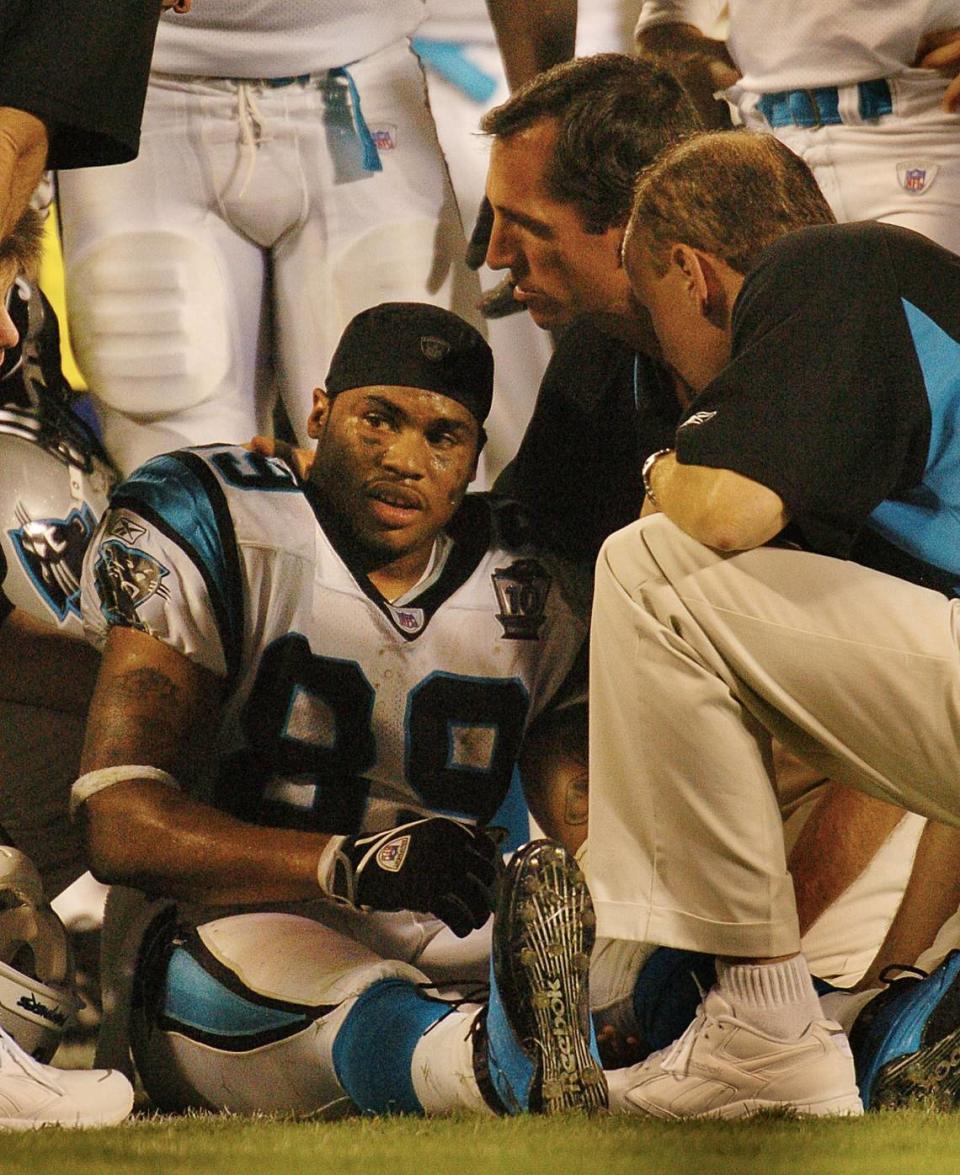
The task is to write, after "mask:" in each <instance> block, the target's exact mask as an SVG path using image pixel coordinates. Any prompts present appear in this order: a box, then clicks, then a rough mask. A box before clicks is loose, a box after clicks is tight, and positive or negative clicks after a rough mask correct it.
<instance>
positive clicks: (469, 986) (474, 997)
mask: <svg viewBox="0 0 960 1175" xmlns="http://www.w3.org/2000/svg"><path fill="white" fill-rule="evenodd" d="M414 986H415V987H417V988H418V989H419V990H420V991H422V992H433V993H436V992H438V991H439V987H438V985H437V984H436V983H430V982H426V983H417V984H415V985H414ZM446 986H451V987H452V986H458V987H459V986H460V984H458V983H457V981H456V980H452V981H451V982H450V984H449V985H448V984H444V987H446ZM462 989H463V993H464V994H463V995H460V996H457V997H456V998H453V999H444V997H443V996H441V995H437V994H434V996H433V998H434V999H435V1000H438V1001H439V1002H440V1003H443V1004H446V1005H447V1010H446V1011H445V1012H444V1014H443V1015H442V1016H441V1017H440V1019H439V1020H436V1021H435V1022H434V1023H433V1024H431V1025H430V1027H429V1028H428V1029H427V1030H426V1032H424V1034H423V1035H424V1036H426V1035H427V1033H429V1032H432V1031H433V1030H434V1028H436V1026H437V1025H438V1024H442V1023H443V1021H444V1020H446V1018H447V1017H448V1016H449V1015H450V1014H451V1013H453V1012H459V1011H460V1009H461V1008H462V1007H463V1006H464V1005H465V1004H483V1005H484V1006H485V1005H486V1003H487V1000H488V998H489V996H490V987H489V985H488V984H486V983H481V982H479V981H478V980H467V981H466V982H465V983H464V984H463V985H462ZM476 1027H477V1017H476V1016H474V1018H473V1019H472V1020H471V1021H470V1023H469V1024H468V1025H467V1034H466V1036H465V1037H464V1038H463V1039H464V1040H469V1039H470V1037H471V1036H472V1035H473V1034H474V1031H475V1030H476Z"/></svg>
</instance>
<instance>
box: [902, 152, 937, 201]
mask: <svg viewBox="0 0 960 1175" xmlns="http://www.w3.org/2000/svg"><path fill="white" fill-rule="evenodd" d="M939 170H940V168H939V167H938V166H937V164H936V163H928V162H926V161H925V160H920V159H918V160H917V161H916V162H914V163H898V164H897V179H898V180H899V181H900V187H901V188H903V190H904V191H905V192H913V193H914V195H917V196H919V195H920V193H921V192H925V191H926V190H927V188H929V187H930V185H931V184H932V183H933V181H934V180H935V179H936V178H937V172H938V171H939Z"/></svg>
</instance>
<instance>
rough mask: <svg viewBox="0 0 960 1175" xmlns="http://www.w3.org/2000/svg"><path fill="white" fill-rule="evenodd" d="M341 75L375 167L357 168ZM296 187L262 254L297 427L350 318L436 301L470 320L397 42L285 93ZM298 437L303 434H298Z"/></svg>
mask: <svg viewBox="0 0 960 1175" xmlns="http://www.w3.org/2000/svg"><path fill="white" fill-rule="evenodd" d="M350 79H352V82H353V85H354V86H355V92H356V94H357V95H358V96H359V101H360V111H361V113H362V116H363V123H364V124H365V126H366V128H367V129H368V130H369V133H370V136H371V137H372V141H373V144H375V155H376V156H377V157H378V158H379V162H380V164H381V168H382V169H381V170H379V171H377V170H367V169H365V168H364V165H363V159H362V144H361V143H360V142H359V141H358V138H357V132H356V129H355V128H356V126H357V117H356V113H357V112H356V110H355V109H354V97H353V95H352V93H351V86H350ZM287 98H288V116H287V117H288V119H289V122H290V127H289V129H290V132H291V133H293V134H294V135H295V136H296V141H297V151H298V154H299V164H300V166H301V167H302V170H303V175H304V177H305V179H304V186H305V201H306V202H305V205H304V209H303V213H302V216H301V218H300V220H299V222H298V224H297V225H296V226H295V227H294V228H293V229H291V231H290V232H289V233H288V234H287V235H286V236H285V237H284V238H283V239H282V240H280V241H278V243H277V245H276V247H275V249H274V255H273V274H272V279H273V294H274V302H275V313H276V319H277V321H276V332H277V348H278V357H279V367H280V377H281V378H280V383H281V394H282V396H283V399H284V403H285V405H286V409H287V415H288V416H289V418H290V421H291V423H292V424H293V425H294V427H295V428H296V429H302V428H303V427H304V422H305V421H306V419H307V416H308V415H309V409H310V404H311V392H312V389H313V388H314V387H316V386H317V384H318V383H321V382H322V380H323V377H324V375H325V373H326V370H327V367H328V365H329V360H330V356H331V355H332V353H333V350H334V348H335V346H336V343H337V341H338V340H339V337H340V334H341V332H342V330H343V328H344V327H345V326H346V324H347V323H348V322H349V321H350V319H351V318H352V317H353V316H354V315H355V314H357V313H358V312H359V311H360V310H363V309H365V308H367V307H368V306H372V305H376V304H377V303H379V302H386V301H420V302H430V303H433V304H435V305H439V306H444V307H446V308H448V309H450V310H453V311H455V312H456V313H457V314H459V315H461V317H463V318H466V319H467V320H469V321H471V322H473V323H477V322H478V314H477V310H476V304H477V301H478V300H479V296H480V295H479V283H478V281H477V278H476V275H475V274H473V273H471V272H470V271H469V270H468V269H467V268H466V265H465V264H464V261H463V255H464V249H465V242H464V236H463V229H462V226H461V224H460V219H459V215H458V213H457V208H456V201H455V199H454V195H453V190H452V188H451V186H450V181H449V177H448V176H447V172H446V168H445V166H444V163H443V157H442V155H441V152H440V147H439V144H438V142H437V136H436V130H435V128H434V125H433V121H432V119H431V116H430V111H429V107H428V105H427V101H426V90H425V85H424V79H423V73H422V70H421V68H420V64H419V62H418V60H417V58H416V57H415V56H414V55H413V53H412V52H411V50H410V48H409V45H408V43H407V42H406V41H404V42H402V43H399V44H395V45H392V46H390V47H388V48H387V49H384V50H381V51H380V52H378V53H375V54H373V55H371V56H370V57H368V58H364V59H363V60H362V61H358V62H355V63H354V64H352V65H350V66H349V79H348V78H346V77H343V76H338V75H336V74H334V75H332V76H331V77H329V78H327V79H326V80H325V81H324V82H322V83H318V87H317V88H315V89H313V90H312V91H304V90H301V89H299V88H297V87H291V89H290V91H289V92H288V94H287ZM301 439H302V440H304V441H305V440H306V438H305V437H302V438H301Z"/></svg>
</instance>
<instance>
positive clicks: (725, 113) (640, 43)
mask: <svg viewBox="0 0 960 1175" xmlns="http://www.w3.org/2000/svg"><path fill="white" fill-rule="evenodd" d="M637 52H638V53H639V54H640V55H641V56H642V57H646V58H647V59H648V60H650V61H653V62H655V63H656V64H658V65H662V66H664V67H665V68H666V69H669V70H671V71H672V72H673V73H674V74H675V75H676V76H677V78H679V80H680V83H681V85H682V86H683V88H684V89H685V90H686V91H687V94H688V95H689V97H690V100H691V102H693V104H694V106H695V107H696V109H697V113H698V114H699V115H700V118H701V120H702V121H703V125H704V126H705V127H708V128H713V129H716V130H725V129H726V128H727V127H729V126H730V110H729V107H728V106H727V104H726V103H725V102H722V101H718V100H717V99H716V98H714V94H715V93H717V92H718V91H720V90H726V89H728V88H729V87H730V86H732V85H734V84H735V83H736V82H737V81H738V80H739V78H740V72H739V70H738V69H737V67H736V66H735V65H734V63H733V60H732V59H731V57H730V54H729V53H728V52H727V46H726V45H725V44H724V42H723V41H716V40H714V39H713V38H712V37H707V36H705V35H704V34H703V33H702V32H701V31H700V29H699V28H697V26H696V25H692V24H680V23H675V24H660V25H653V26H652V27H650V28H646V29H641V30H640V31H639V32H638V33H637Z"/></svg>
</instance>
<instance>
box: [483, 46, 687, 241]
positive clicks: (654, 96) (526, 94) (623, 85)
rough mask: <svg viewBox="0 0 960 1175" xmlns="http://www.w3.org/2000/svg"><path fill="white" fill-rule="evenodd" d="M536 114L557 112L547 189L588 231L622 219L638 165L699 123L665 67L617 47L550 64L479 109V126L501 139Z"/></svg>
mask: <svg viewBox="0 0 960 1175" xmlns="http://www.w3.org/2000/svg"><path fill="white" fill-rule="evenodd" d="M541 119H556V120H557V124H558V129H559V133H558V137H557V143H556V147H555V149H554V152H553V158H552V159H551V160H550V162H549V164H548V165H547V167H546V169H545V180H546V185H547V192H548V194H549V195H550V196H551V197H552V198H553V199H554V200H558V201H561V202H562V203H566V204H573V205H574V206H575V207H576V209H577V211H578V212H579V213H580V216H581V219H582V220H583V225H584V228H585V229H586V230H587V232H591V233H603V232H606V231H607V229H609V228H612V227H613V226H615V225H622V224H625V223H626V221H627V218H628V217H629V215H630V208H631V204H632V202H633V188H634V183H635V181H636V177H637V173H638V172H639V171H640V170H641V168H643V167H645V166H646V165H647V164H648V163H650V162H651V161H652V160H653V159H654V158H655V156H656V155H658V154H659V153H660V151H662V150H663V149H664V147H666V146H668V145H669V144H671V143H674V142H676V141H677V140H679V139H681V138H683V137H684V136H685V135H688V134H690V133H691V132H692V131H695V130H698V129H699V127H700V123H699V121H698V118H697V114H696V112H695V110H694V108H693V106H692V105H691V103H690V101H689V100H688V98H687V97H686V95H685V94H684V92H683V89H682V88H681V86H680V83H679V82H677V81H676V80H675V78H674V77H673V76H672V74H669V73H667V72H666V71H664V70H662V69H658V68H657V67H656V66H654V65H651V64H650V63H649V62H646V61H641V60H639V59H638V58H635V57H628V56H627V55H626V54H622V53H598V54H596V55H595V56H593V57H578V58H576V59H574V60H573V61H566V62H564V63H563V64H561V65H555V66H554V67H553V68H552V69H548V70H546V71H544V72H543V73H541V74H538V75H537V76H536V77H535V78H533V79H532V80H531V81H529V82H527V84H526V85H525V86H522V87H521V88H520V89H519V90H517V92H516V93H515V94H513V95H511V97H510V98H509V99H508V100H507V101H506V102H504V103H503V104H502V105H501V106H497V107H496V108H495V109H493V110H491V111H490V112H489V113H488V114H486V115H485V116H484V118H483V119H482V121H481V123H480V128H481V130H483V131H484V132H485V133H486V134H488V135H493V136H495V137H496V138H501V139H504V138H509V136H511V135H514V134H516V133H517V132H518V131H522V130H526V129H527V128H528V127H530V126H532V125H533V124H534V123H536V122H539V121H540V120H541Z"/></svg>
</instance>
